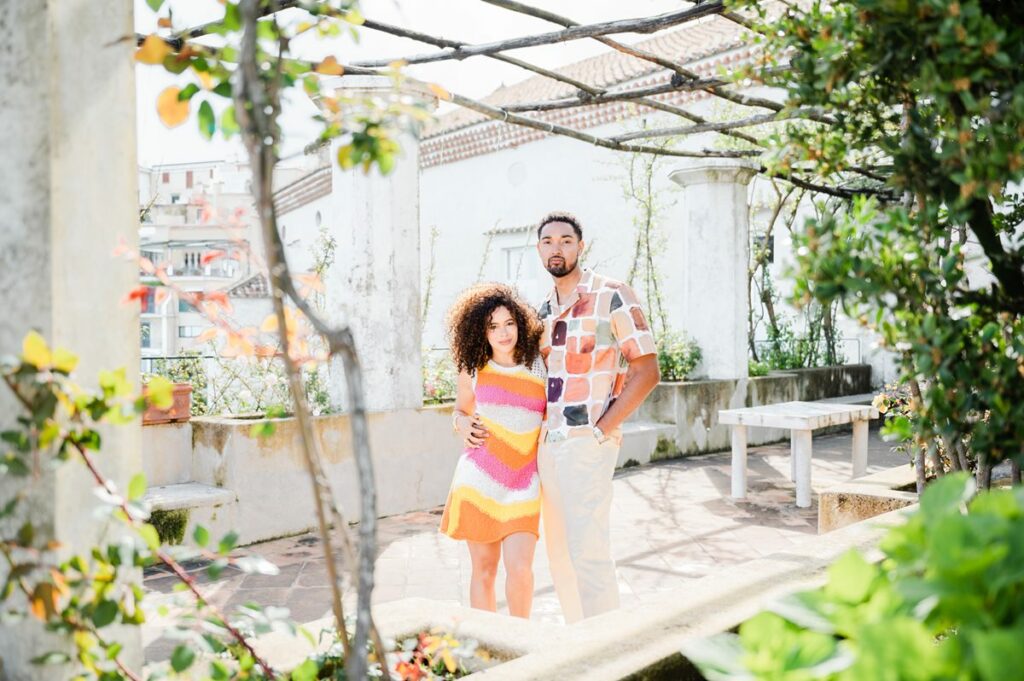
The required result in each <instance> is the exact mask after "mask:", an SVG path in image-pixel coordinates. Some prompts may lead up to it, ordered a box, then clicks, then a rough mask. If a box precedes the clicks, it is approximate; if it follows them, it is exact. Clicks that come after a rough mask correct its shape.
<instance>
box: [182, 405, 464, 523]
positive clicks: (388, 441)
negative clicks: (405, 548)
mask: <svg viewBox="0 0 1024 681" xmlns="http://www.w3.org/2000/svg"><path fill="white" fill-rule="evenodd" d="M191 423H192V432H193V438H192V440H193V441H192V443H191V445H192V446H191V449H192V465H191V472H192V480H193V481H195V482H199V483H205V484H208V485H214V486H217V487H223V488H225V489H229V490H231V491H233V492H234V493H235V494H236V496H237V505H238V512H237V514H236V516H235V517H236V519H237V521H236V522H237V525H236V526H235V527H234V528H233V529H235V530H236V531H237V532H238V533H239V536H240V541H241V543H251V542H255V541H262V540H265V539H271V538H274V537H281V536H285V535H289V534H296V533H299V532H303V531H306V530H308V529H310V528H312V527H313V524H314V522H315V513H314V508H313V501H312V489H311V485H310V480H309V475H308V474H307V473H306V464H305V459H304V457H303V453H302V443H301V435H300V433H299V427H298V423H297V422H296V420H295V419H294V418H283V419H274V425H275V427H276V430H275V432H274V434H273V435H271V436H268V437H258V436H253V435H252V434H250V430H251V428H252V425H253V423H254V421H253V420H247V419H238V418H211V417H203V418H194V419H192V422H191ZM313 423H314V428H315V429H316V436H317V438H318V439H319V441H320V446H321V449H322V451H323V455H324V466H325V468H326V473H327V477H328V478H329V480H330V482H331V486H332V487H333V489H334V492H335V495H336V499H337V501H338V502H339V504H340V505H341V508H342V511H343V513H344V514H345V517H346V519H347V520H350V521H357V520H359V517H360V516H359V507H360V504H359V484H358V478H357V475H356V467H355V460H354V459H353V456H352V439H351V431H350V429H349V425H350V422H349V417H348V416H347V415H344V414H342V415H333V416H323V417H317V418H315V419H314V421H313ZM369 426H370V446H371V451H372V453H373V465H374V475H375V477H376V481H377V510H378V514H379V515H381V516H388V515H395V514H399V513H406V512H409V511H412V510H421V509H425V508H432V507H435V506H438V505H440V504H443V503H444V501H445V498H446V496H447V493H448V487H449V485H450V483H451V476H452V473H453V471H454V470H455V463H456V461H457V460H458V457H459V453H460V447H459V444H458V442H457V440H456V438H455V435H454V434H453V433H452V430H451V407H450V406H448V407H444V406H442V407H426V408H423V409H403V410H398V411H393V412H379V413H371V414H370V415H369Z"/></svg>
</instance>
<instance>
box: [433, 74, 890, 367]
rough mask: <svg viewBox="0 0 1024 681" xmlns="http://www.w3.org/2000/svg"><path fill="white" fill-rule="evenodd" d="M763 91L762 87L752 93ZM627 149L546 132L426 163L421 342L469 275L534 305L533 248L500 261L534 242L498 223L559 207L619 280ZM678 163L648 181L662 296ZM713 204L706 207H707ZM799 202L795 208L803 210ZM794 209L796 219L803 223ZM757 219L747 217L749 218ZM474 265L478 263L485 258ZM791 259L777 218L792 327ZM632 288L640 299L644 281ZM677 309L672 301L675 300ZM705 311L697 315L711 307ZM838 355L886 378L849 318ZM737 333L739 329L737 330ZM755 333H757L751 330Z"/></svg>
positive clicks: (666, 289)
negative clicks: (426, 302) (517, 143)
mask: <svg viewBox="0 0 1024 681" xmlns="http://www.w3.org/2000/svg"><path fill="white" fill-rule="evenodd" d="M752 92H753V93H755V94H758V95H764V94H765V92H764V90H763V89H762V90H757V91H752ZM688 108H689V109H690V110H691V111H693V112H695V113H699V114H702V115H704V116H708V117H713V116H716V115H718V116H720V115H721V113H720V111H721V107H720V105H718V104H716V103H714V102H712V101H709V100H703V101H700V102H698V103H696V104H693V105H690V106H689V107H688ZM669 120H671V123H669V122H668V121H666V120H665V119H663V118H661V119H660V122H659V117H656V116H655V115H653V114H652V115H650V116H648V117H647V121H646V123H647V126H648V127H655V126H661V125H667V124H672V125H678V119H669ZM640 125H641V119H639V118H638V119H634V120H631V121H626V122H624V123H614V124H610V125H605V126H602V127H599V128H595V129H592V130H588V131H587V132H590V133H592V134H595V135H599V136H608V135H614V134H620V133H621V132H623V131H626V130H630V131H631V130H636V129H638V128H639V127H640ZM713 144H714V138H713V137H712V136H710V135H706V134H705V135H699V136H694V137H692V138H690V139H689V140H687V141H686V144H685V145H684V146H682V147H681V148H684V149H700V148H705V147H710V146H712V145H713ZM628 159H629V156H628V154H624V153H622V152H616V151H611V150H607V149H602V148H599V147H595V146H591V145H588V144H585V143H581V142H579V141H576V140H570V139H566V138H562V137H550V138H546V139H544V140H541V141H538V142H533V143H529V144H525V145H523V146H521V147H518V148H514V149H508V150H503V151H498V152H494V153H490V154H485V155H481V156H476V157H473V158H469V159H465V160H462V161H457V162H454V163H447V164H444V165H440V166H433V167H430V168H426V169H424V170H423V171H422V173H421V178H420V183H421V190H420V202H421V206H420V213H421V220H420V240H421V252H420V263H421V271H422V273H423V289H424V292H425V291H426V287H427V285H428V284H427V277H428V272H429V269H430V260H431V253H430V251H431V231H432V229H433V228H434V227H436V228H437V230H438V236H437V239H436V242H435V243H434V248H433V251H434V253H433V258H434V274H433V284H432V290H431V302H430V307H429V310H428V314H427V317H426V319H425V323H424V346H425V347H428V348H438V347H444V346H445V345H446V342H445V340H444V329H443V320H444V315H445V312H446V310H447V309H448V307H449V306H450V305H451V303H452V302H453V300H454V299H455V297H456V296H457V295H458V293H459V292H460V291H461V290H462V289H464V288H465V287H466V286H468V285H470V284H472V283H473V282H475V281H476V280H477V278H478V274H481V276H480V278H481V279H483V280H500V281H506V282H509V283H515V284H517V285H518V286H519V287H520V289H521V291H522V292H523V294H524V295H526V296H527V298H528V299H529V300H531V302H533V303H534V304H537V303H538V302H539V301H540V299H541V298H542V297H543V296H544V295H545V294H546V292H547V290H548V288H549V287H550V279H549V278H548V276H547V274H546V272H544V271H543V269H541V268H539V267H538V266H537V265H539V261H538V260H537V256H536V255H535V252H534V253H533V254H532V258H533V262H532V263H530V266H529V267H528V266H526V264H525V260H524V266H523V267H522V268H521V270H520V277H519V279H518V281H517V280H516V278H515V273H514V272H512V271H510V268H509V267H508V265H507V260H508V256H509V251H508V250H507V249H515V248H520V249H521V248H523V247H524V246H532V245H533V244H535V243H536V241H535V237H534V235H533V230H521V231H518V232H514V233H499V234H496V235H494V236H493V237H491V238H490V243H488V240H489V237H488V235H487V232H488V231H490V230H493V229H495V228H497V229H498V230H501V229H502V228H510V227H516V226H526V225H534V224H536V222H537V221H538V220H539V219H540V217H541V216H543V215H544V214H545V213H547V212H549V211H552V210H568V211H570V212H572V213H574V214H576V215H577V217H579V218H580V220H581V221H582V223H583V227H584V238H585V240H586V241H587V242H588V243H589V244H590V251H589V252H588V257H587V258H586V264H587V265H588V266H590V267H593V268H594V269H597V270H599V271H601V272H602V273H604V274H607V275H609V276H613V277H617V278H621V279H625V278H626V276H627V273H628V269H629V265H630V263H631V259H632V252H633V239H634V234H635V229H636V228H635V227H634V224H633V220H634V217H636V216H638V215H639V207H638V206H637V204H636V203H635V202H630V201H628V200H627V199H626V198H625V196H624V188H625V186H626V183H627V181H628V177H629V172H628ZM683 163H684V161H683V160H681V159H674V158H669V157H666V158H664V159H662V160H660V161H659V163H658V166H657V170H656V175H655V179H654V186H655V189H654V191H655V194H656V195H657V197H658V202H659V203H660V204H661V206H662V209H663V210H662V214H661V219H660V224H659V227H658V231H659V232H660V234H659V237H660V239H662V243H661V247H660V248H659V249H658V251H657V253H658V255H657V258H656V267H657V269H658V270H659V272H660V273H661V282H662V283H661V288H662V293H663V296H665V297H666V302H671V298H672V297H675V296H679V295H681V292H682V290H683V273H682V272H681V271H680V270H679V263H681V262H683V259H684V254H683V252H682V248H683V240H682V239H681V238H679V226H680V224H681V223H682V218H681V215H682V211H683V210H684V207H683V206H681V205H679V199H680V191H679V188H678V187H677V186H675V185H674V184H673V183H672V182H670V180H669V179H668V175H669V172H670V171H671V170H672V169H673V168H676V167H678V166H680V165H682V164H683ZM770 191H771V190H770V187H769V185H768V183H767V182H766V181H765V180H763V179H757V180H755V181H754V182H753V183H752V185H751V190H750V195H751V196H754V195H755V194H756V195H757V196H759V197H762V199H761V200H762V201H763V200H764V199H765V198H767V197H768V196H769V195H770ZM714 210H715V208H714V207H712V208H711V212H714ZM810 211H811V208H810V206H808V207H807V208H806V209H805V210H804V211H803V213H804V214H806V215H810V214H811V212H810ZM802 220H803V218H802V217H799V218H798V220H797V223H798V224H800V223H802ZM755 222H756V221H755ZM485 259H486V261H485V262H483V264H482V265H481V261H483V260H485ZM792 264H793V256H792V248H791V244H790V239H789V234H788V232H787V231H786V230H785V228H784V227H782V225H781V224H778V225H777V226H776V229H775V262H774V263H773V264H772V265H771V273H772V276H773V279H774V281H775V285H776V288H777V289H778V290H779V292H780V295H781V297H782V299H783V302H782V303H781V304H780V305H778V310H779V311H780V312H781V313H782V314H785V315H786V316H788V317H790V318H792V319H793V320H794V322H795V324H796V326H797V328H800V323H801V322H800V319H801V318H802V317H801V315H800V313H799V312H798V311H797V310H795V309H794V308H792V307H791V306H789V305H787V304H785V303H784V300H785V297H786V296H787V295H788V294H789V293H791V291H792V289H793V285H792V277H791V275H790V274H789V273H788V269H789V267H790V266H791V265H792ZM636 288H637V289H638V293H640V295H641V297H643V292H642V289H643V287H642V286H641V285H640V284H639V283H637V284H636ZM667 307H668V308H669V309H668V311H667V312H668V316H669V324H670V326H671V327H673V328H675V329H680V330H686V327H687V322H686V320H685V319H683V318H682V316H681V312H680V311H678V310H673V306H672V305H668V306H667ZM675 307H676V308H678V307H679V306H675ZM715 313H716V311H715V310H714V309H707V310H704V311H702V312H698V314H708V315H713V314H715ZM840 328H841V332H842V336H843V337H844V338H847V339H848V340H846V341H844V342H843V347H844V348H845V350H846V352H845V354H846V359H847V361H857V359H858V356H859V357H860V359H862V360H863V361H865V362H869V363H871V364H872V365H873V367H874V370H875V372H874V375H875V379H874V380H875V382H876V383H878V382H881V381H887V380H892V379H893V378H894V377H895V375H896V374H895V366H894V364H893V362H892V358H891V356H890V355H889V354H888V353H887V352H885V351H880V350H879V349H878V348H877V347H876V342H877V339H876V337H875V336H874V334H872V333H870V332H869V331H867V330H865V329H863V328H861V327H860V326H859V325H857V324H856V323H855V322H853V321H851V320H845V321H844V322H843V323H842V324H840ZM737 332H738V333H742V334H744V336H745V335H746V329H745V328H742V329H737ZM759 336H761V337H763V331H762V332H761V333H759Z"/></svg>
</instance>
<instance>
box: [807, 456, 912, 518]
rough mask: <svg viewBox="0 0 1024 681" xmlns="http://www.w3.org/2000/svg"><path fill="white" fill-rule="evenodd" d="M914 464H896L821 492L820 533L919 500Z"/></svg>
mask: <svg viewBox="0 0 1024 681" xmlns="http://www.w3.org/2000/svg"><path fill="white" fill-rule="evenodd" d="M916 482H917V480H916V474H915V472H914V468H913V466H911V465H909V464H907V465H905V466H896V467H895V468H889V469H887V470H884V471H879V472H878V473H873V474H871V475H865V476H864V477H862V478H857V479H856V480H851V481H849V482H845V483H843V484H841V485H836V486H835V487H830V488H828V489H827V490H825V491H824V492H822V493H821V494H820V495H818V534H824V533H826V532H832V531H833V530H837V529H839V528H841V527H846V526H847V525H852V524H853V523H857V522H860V521H862V520H867V519H869V518H874V517H875V516H877V515H881V514H882V513H887V512H889V511H893V510H896V509H899V508H905V507H907V506H910V505H911V504H915V503H917V499H918V495H917V492H916V491H915V490H916V487H917V485H916Z"/></svg>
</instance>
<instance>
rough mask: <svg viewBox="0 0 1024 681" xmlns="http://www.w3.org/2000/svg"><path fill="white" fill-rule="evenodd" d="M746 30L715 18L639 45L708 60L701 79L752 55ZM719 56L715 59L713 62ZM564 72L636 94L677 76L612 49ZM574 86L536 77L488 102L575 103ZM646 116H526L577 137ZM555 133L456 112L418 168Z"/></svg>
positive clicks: (681, 98) (629, 110) (681, 99)
mask: <svg viewBox="0 0 1024 681" xmlns="http://www.w3.org/2000/svg"><path fill="white" fill-rule="evenodd" d="M744 33H745V31H744V29H742V28H741V27H739V26H737V25H736V24H734V23H733V22H731V21H728V20H727V19H723V18H722V17H718V16H710V17H706V18H704V19H701V20H699V21H695V22H693V23H690V24H687V25H686V26H684V27H682V28H679V29H677V30H674V31H668V32H666V33H664V34H662V35H658V36H655V37H653V38H651V39H649V40H644V41H641V42H639V43H636V44H635V47H636V48H638V49H641V50H644V51H646V52H651V53H654V54H657V55H659V56H662V57H665V58H668V59H671V60H673V61H675V62H677V63H680V64H684V65H685V64H690V63H692V62H696V61H699V60H707V61H704V62H703V63H701V64H700V65H698V66H696V67H691V70H693V71H695V72H696V73H698V74H699V75H700V76H702V77H712V76H715V75H717V72H718V68H719V67H720V66H724V65H728V64H732V63H735V62H738V61H742V60H744V59H746V58H747V57H749V55H750V53H751V50H750V49H749V48H748V49H742V50H739V51H737V50H736V48H741V47H743V45H744V40H743V37H744ZM712 57H717V58H712ZM555 70H556V71H557V72H558V73H561V74H563V75H566V76H569V77H572V78H574V79H576V80H580V81H583V82H584V83H587V84H589V85H593V86H595V87H601V88H609V89H610V88H612V87H613V86H616V85H621V84H624V83H627V82H630V81H633V82H632V83H631V85H630V87H631V88H634V87H648V86H653V85H661V84H663V83H667V82H668V81H669V80H670V79H671V72H669V71H668V70H667V69H663V68H662V67H660V66H658V65H657V64H653V63H651V62H649V61H645V60H643V59H638V58H637V57H633V56H630V55H628V54H624V53H622V52H619V51H617V50H609V51H608V52H606V53H603V54H600V55H598V56H596V57H591V58H590V59H585V60H583V61H580V62H576V63H575V64H570V65H568V66H565V67H563V68H560V69H555ZM575 94H576V91H575V88H573V86H571V85H568V84H566V83H561V82H559V81H556V80H552V79H550V78H546V77H544V76H534V77H532V78H528V79H526V80H524V81H522V82H521V83H516V84H515V85H511V86H508V87H501V88H499V89H498V90H495V91H494V92H493V93H491V94H490V95H488V96H487V97H485V98H484V99H483V101H484V102H485V103H487V104H491V105H493V106H503V105H506V104H522V103H526V102H538V101H545V100H551V99H562V98H567V97H573V96H575ZM709 96H710V95H709V94H708V93H706V92H684V91H677V92H670V93H667V94H664V95H657V96H655V97H652V99H655V100H658V101H661V102H664V103H667V104H674V105H677V106H680V105H685V104H687V103H690V102H693V101H697V100H699V99H703V98H705V97H709ZM646 110H648V109H647V107H639V106H638V105H636V104H633V103H630V102H609V103H606V104H599V105H593V106H581V107H575V108H572V109H559V110H554V111H546V112H537V113H528V114H526V115H529V116H530V117H531V118H534V119H537V120H540V121H545V122H551V123H555V124H558V125H563V126H566V127H570V128H573V129H576V130H585V129H587V128H592V127H596V126H599V125H604V124H606V123H611V122H614V121H619V120H623V119H626V118H631V117H633V116H635V115H637V113H638V112H640V111H646ZM550 134H551V133H547V132H543V131H540V130H533V129H531V128H524V127H522V126H517V125H512V124H509V123H505V122H503V121H494V120H491V119H489V118H487V117H486V116H484V115H483V114H479V113H477V112H475V111H470V110H468V109H457V110H455V111H452V112H450V113H448V114H445V115H442V116H440V117H438V118H437V120H435V121H434V122H433V124H431V125H430V126H428V127H427V128H426V129H425V131H424V134H423V142H422V144H421V147H420V166H421V167H423V168H429V167H431V166H436V165H442V164H444V163H451V162H454V161H459V160H462V159H465V158H470V157H473V156H479V155H481V154H487V153H491V152H493V151H498V150H500V149H507V148H511V147H516V146H519V145H521V144H526V143H527V142H533V141H536V140H539V139H543V138H545V137H548V136H549V135H550Z"/></svg>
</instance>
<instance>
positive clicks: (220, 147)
mask: <svg viewBox="0 0 1024 681" xmlns="http://www.w3.org/2000/svg"><path fill="white" fill-rule="evenodd" d="M134 2H135V29H136V31H138V32H140V33H152V32H154V31H155V30H156V22H157V16H158V15H156V14H154V13H153V11H152V10H150V8H149V6H148V5H147V4H146V2H145V0H134ZM165 5H166V6H165V7H164V8H163V9H162V10H161V15H163V16H166V14H167V7H170V8H172V9H173V10H174V28H175V30H178V29H181V28H185V27H189V26H194V25H197V24H202V23H205V22H207V21H211V20H215V19H217V18H219V17H220V16H221V15H222V13H223V7H222V5H220V4H219V3H218V2H217V0H166V3H165ZM535 5H536V6H543V7H544V8H545V9H547V10H549V11H552V12H555V13H557V14H561V15H563V16H567V17H569V18H571V19H573V20H575V21H578V22H580V23H592V22H596V21H609V20H613V19H626V18H633V17H639V16H649V15H654V14H661V13H664V12H669V11H673V10H676V9H680V8H681V7H683V6H685V3H682V2H680V1H679V0H633V1H632V2H629V3H624V2H621V0H537V1H536V3H535ZM361 8H362V12H363V14H364V15H365V16H366V17H368V18H371V19H376V20H378V21H382V22H386V23H390V24H393V25H397V26H401V27H404V28H409V29H414V30H417V31H420V32H423V33H428V34H431V35H433V36H439V37H443V38H448V39H450V40H462V41H466V42H471V43H487V42H493V41H498V40H502V39H507V38H514V37H518V36H523V35H531V34H534V33H543V32H546V31H551V30H556V29H557V28H558V27H557V26H555V25H553V24H549V23H548V22H546V21H541V20H539V19H533V18H530V17H526V16H523V15H520V14H517V13H515V12H510V11H508V10H504V9H501V8H499V7H494V6H492V5H488V4H486V3H484V2H481V1H480V0H363V2H362V4H361ZM288 15H291V16H293V17H299V16H304V14H303V13H301V12H300V11H299V10H289V11H288ZM286 16H287V15H286ZM295 20H298V19H295ZM618 37H619V39H620V40H622V41H623V42H635V41H636V40H641V39H644V38H646V37H648V36H643V35H632V36H628V35H627V36H618ZM294 49H295V51H296V52H297V54H298V56H301V57H305V58H309V59H313V58H317V59H319V58H322V57H324V56H326V55H328V54H334V55H337V56H338V60H339V61H340V62H342V63H344V62H351V61H357V60H361V59H381V58H392V57H395V58H397V57H403V56H409V55H412V54H420V53H424V52H431V51H433V50H435V49H437V48H434V47H432V46H429V45H424V44H422V43H418V42H415V41H412V40H407V39H404V38H396V37H393V36H390V35H386V34H382V33H377V32H375V31H370V30H366V29H360V41H359V44H355V43H354V42H353V40H352V39H351V38H350V37H346V38H341V39H332V40H319V39H313V40H310V41H306V42H304V43H300V44H299V45H297V46H296V47H295V48H294ZM607 49H608V48H607V47H605V46H604V45H601V44H600V43H598V42H597V41H595V40H577V41H573V42H570V43H562V44H558V45H549V46H543V47H533V48H527V49H523V50H517V51H515V52H511V53H510V54H512V55H514V56H517V57H519V58H521V59H524V60H526V61H530V62H531V63H534V64H537V65H540V66H545V67H548V68H553V67H558V66H562V65H564V64H569V63H572V62H575V61H578V60H580V59H585V58H586V57H590V56H593V55H595V54H599V53H601V52H603V51H606V50H607ZM407 71H408V73H410V74H411V75H413V76H415V77H417V78H420V79H422V80H426V81H430V82H435V83H439V84H440V85H442V86H443V87H445V88H446V89H448V90H451V91H453V92H457V93H459V94H462V95H466V96H469V97H477V98H479V97H483V96H485V95H487V94H489V93H490V92H492V91H494V90H495V89H497V88H498V87H500V86H501V85H503V84H505V85H509V84H512V83H515V82H518V81H520V80H523V79H525V78H528V77H530V76H532V75H533V74H531V73H529V72H526V71H523V70H522V69H519V68H517V67H515V66H511V65H509V64H503V63H501V62H497V61H494V60H492V59H488V58H486V57H473V58H470V59H466V60H464V61H461V62H459V61H454V60H453V61H448V62H440V63H436V64H421V65H418V66H412V67H407ZM187 78H188V76H187V74H182V75H181V76H174V75H172V74H169V73H167V72H165V71H164V70H163V69H162V68H161V67H158V66H146V65H139V66H138V67H137V68H136V91H137V93H138V104H137V111H138V126H139V130H138V133H139V134H138V139H139V163H140V164H142V165H155V164H159V163H181V162H187V161H203V160H216V159H222V158H228V157H233V156H236V155H237V156H241V155H242V154H243V150H242V147H241V144H239V143H238V142H237V140H236V141H232V142H227V141H225V140H224V139H223V138H221V136H220V133H219V132H218V134H217V135H216V136H215V137H214V139H213V140H212V141H207V140H205V139H204V138H203V137H202V136H201V135H200V134H199V132H198V129H197V126H196V121H195V116H194V115H193V117H192V118H190V119H189V120H188V121H187V122H186V123H184V124H183V125H181V126H180V127H178V128H175V129H173V130H169V129H167V128H165V127H164V125H163V124H162V123H161V122H160V119H159V118H158V117H157V115H156V104H155V102H156V98H157V95H158V94H159V93H160V91H161V90H163V89H164V88H165V87H167V86H169V85H178V86H179V87H183V85H184V83H186V82H189V81H188V80H187ZM213 99H214V100H219V99H221V98H219V97H214V98H213ZM212 103H214V104H219V103H218V102H216V101H213V102H212ZM225 104H226V102H225ZM220 106H223V105H220ZM314 113H315V107H314V106H313V104H312V103H311V102H310V101H309V100H308V99H307V98H306V97H305V96H304V95H302V94H301V93H297V94H296V96H293V97H292V98H291V100H290V101H286V103H285V111H284V114H283V116H282V126H283V129H284V134H285V141H284V149H283V153H284V155H286V156H287V155H288V154H291V153H296V152H298V151H300V150H301V149H302V148H303V147H304V146H305V145H306V144H308V143H309V142H310V141H312V140H313V138H314V137H315V136H316V134H317V127H316V123H315V122H313V121H312V120H311V119H310V117H311V116H312V115H313V114H314ZM218 114H219V110H218Z"/></svg>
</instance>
